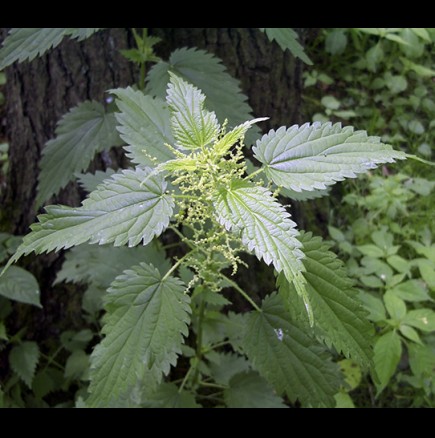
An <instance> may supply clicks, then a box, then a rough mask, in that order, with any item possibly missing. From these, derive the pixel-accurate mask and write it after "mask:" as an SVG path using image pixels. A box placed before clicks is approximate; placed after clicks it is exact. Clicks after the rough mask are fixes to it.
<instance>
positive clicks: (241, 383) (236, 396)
mask: <svg viewBox="0 0 435 438" xmlns="http://www.w3.org/2000/svg"><path fill="white" fill-rule="evenodd" d="M224 400H225V403H226V405H227V407H229V408H286V407H287V406H286V405H285V404H284V402H283V400H282V399H281V397H278V396H277V395H276V393H275V391H274V390H273V388H272V387H271V386H270V384H269V383H267V382H266V380H264V379H263V378H262V377H261V376H260V375H259V374H258V373H256V372H255V371H249V372H244V373H240V374H236V375H235V376H234V377H232V379H231V380H230V382H229V388H228V389H226V390H225V391H224Z"/></svg>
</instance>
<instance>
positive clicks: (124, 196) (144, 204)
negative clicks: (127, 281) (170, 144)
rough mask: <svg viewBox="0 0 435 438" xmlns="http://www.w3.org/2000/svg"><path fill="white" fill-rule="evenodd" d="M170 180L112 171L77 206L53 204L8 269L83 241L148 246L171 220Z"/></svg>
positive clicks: (145, 172)
mask: <svg viewBox="0 0 435 438" xmlns="http://www.w3.org/2000/svg"><path fill="white" fill-rule="evenodd" d="M165 190H166V182H165V181H164V180H163V178H162V177H161V176H160V175H151V169H150V168H147V169H141V168H136V169H135V170H124V171H122V172H121V173H117V174H114V175H113V176H112V177H111V178H110V179H108V180H106V181H105V182H104V183H103V184H102V185H100V186H98V188H97V190H95V191H94V192H92V193H91V194H90V195H89V197H88V198H87V199H85V200H84V201H83V203H82V206H81V207H79V208H72V207H65V206H59V205H50V206H48V207H46V212H47V213H45V214H42V215H39V216H38V219H39V222H38V223H36V224H33V225H32V226H31V228H32V232H31V233H30V234H28V235H27V236H25V237H24V239H23V243H22V244H21V245H20V246H19V248H18V250H17V252H16V253H15V254H14V256H13V257H12V258H11V259H10V260H9V262H8V264H7V267H8V266H10V264H12V263H14V262H15V261H17V260H18V259H19V258H20V257H21V256H23V255H27V254H29V253H31V252H33V251H34V252H35V253H37V254H40V253H42V252H48V251H53V250H56V251H58V250H60V249H62V248H65V249H66V248H70V247H71V246H75V245H80V244H82V243H85V242H88V241H89V243H91V244H95V243H98V244H100V245H103V244H105V243H113V244H114V246H122V245H126V244H128V245H129V246H136V245H138V244H139V243H140V242H141V241H142V242H143V244H144V245H146V244H147V243H149V242H150V241H151V240H152V239H153V238H154V237H155V236H158V235H160V234H161V233H162V232H163V231H164V229H165V228H166V227H167V226H168V224H169V218H170V216H171V215H172V211H173V207H174V202H173V200H172V198H171V197H170V196H169V195H166V194H165Z"/></svg>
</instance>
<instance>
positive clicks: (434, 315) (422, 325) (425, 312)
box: [402, 309, 435, 332]
mask: <svg viewBox="0 0 435 438" xmlns="http://www.w3.org/2000/svg"><path fill="white" fill-rule="evenodd" d="M402 321H403V323H404V324H408V325H411V326H413V327H415V328H418V329H420V330H422V331H424V332H432V331H435V312H434V311H433V310H431V309H416V310H410V311H409V312H408V313H407V314H406V316H405V317H404V318H403V320H402Z"/></svg>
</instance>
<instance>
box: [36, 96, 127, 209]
mask: <svg viewBox="0 0 435 438" xmlns="http://www.w3.org/2000/svg"><path fill="white" fill-rule="evenodd" d="M120 144H121V143H120V139H119V136H118V133H117V132H116V120H115V116H114V114H112V113H109V114H107V113H106V112H105V109H104V107H103V105H101V104H100V103H98V102H95V101H86V102H83V103H81V104H79V105H77V106H76V107H74V108H72V109H71V110H70V111H69V112H68V113H67V114H66V115H64V116H63V118H62V119H61V120H60V122H59V123H58V125H57V128H56V138H54V139H53V140H50V141H49V142H47V144H46V145H45V147H44V149H43V150H42V158H41V161H40V163H39V167H40V169H41V171H40V173H39V182H38V195H37V197H36V204H37V205H38V206H40V205H41V204H42V203H43V202H44V201H46V200H47V199H48V198H50V197H51V196H52V195H55V194H57V193H58V192H59V190H60V189H61V188H63V187H65V186H66V185H67V184H68V182H69V181H72V180H73V179H74V174H75V173H76V172H82V171H84V170H86V168H87V167H88V166H89V164H90V163H91V161H92V159H93V158H94V156H95V154H96V153H98V152H101V151H102V150H104V149H110V148H111V147H112V146H117V145H120Z"/></svg>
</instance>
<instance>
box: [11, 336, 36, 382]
mask: <svg viewBox="0 0 435 438" xmlns="http://www.w3.org/2000/svg"><path fill="white" fill-rule="evenodd" d="M38 360H39V347H38V344H37V343H36V342H33V341H24V342H22V343H21V344H19V345H16V346H15V347H13V348H12V350H11V351H10V353H9V364H10V365H11V368H12V369H13V370H14V372H15V373H17V374H18V376H19V377H20V378H21V379H22V380H23V382H24V383H25V384H26V385H27V386H28V387H29V388H31V386H32V380H33V377H34V376H35V371H36V365H37V364H38Z"/></svg>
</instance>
